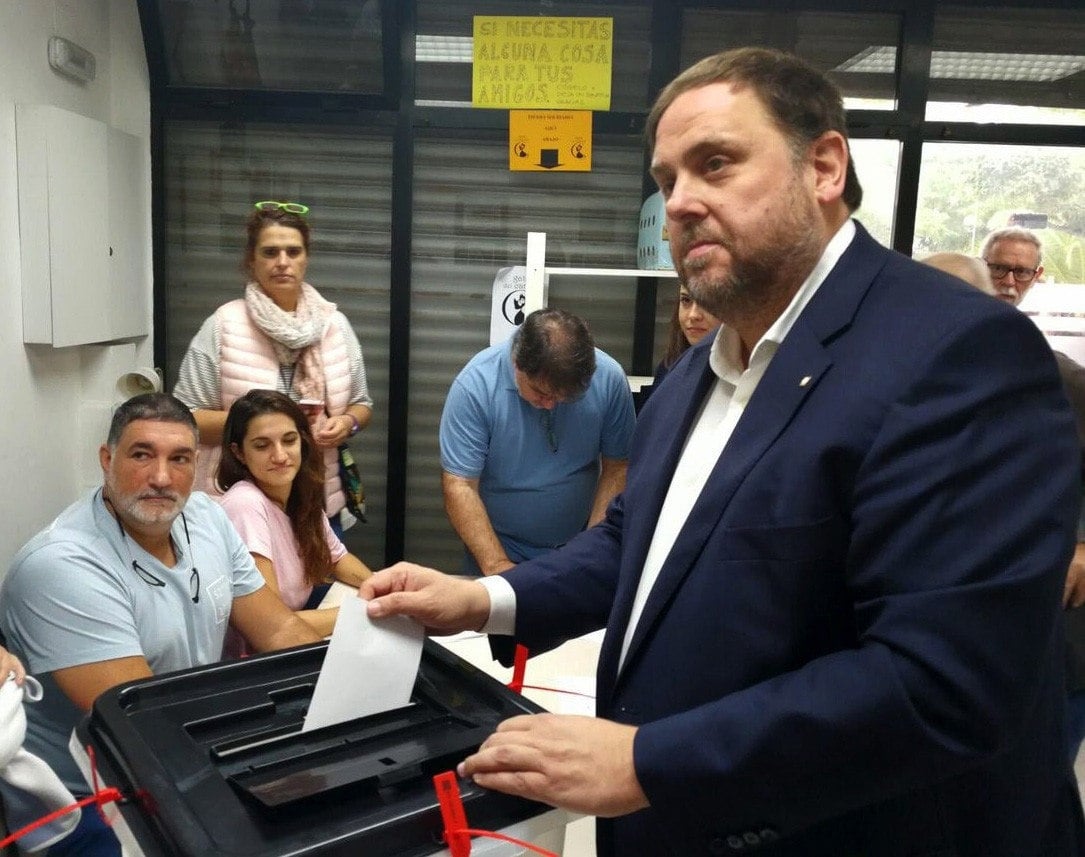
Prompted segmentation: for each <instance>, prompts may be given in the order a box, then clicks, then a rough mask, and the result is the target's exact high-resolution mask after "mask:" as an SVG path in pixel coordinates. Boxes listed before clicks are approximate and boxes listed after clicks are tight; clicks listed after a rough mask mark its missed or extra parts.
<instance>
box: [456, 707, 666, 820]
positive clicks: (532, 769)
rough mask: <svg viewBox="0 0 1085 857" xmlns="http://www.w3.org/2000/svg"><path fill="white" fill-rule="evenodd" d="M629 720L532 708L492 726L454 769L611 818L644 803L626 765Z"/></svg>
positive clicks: (483, 782)
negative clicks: (533, 711) (534, 711)
mask: <svg viewBox="0 0 1085 857" xmlns="http://www.w3.org/2000/svg"><path fill="white" fill-rule="evenodd" d="M636 734H637V728H636V727H635V726H626V725H624V724H621V723H614V722H613V721H610V720H603V719H601V718H598V717H582V716H578V715H571V714H532V715H526V716H523V717H513V718H511V719H509V720H506V721H505V722H504V723H502V724H501V725H500V726H498V727H497V731H496V732H494V733H493V734H492V735H491V736H490V737H489V738H487V739H486V740H485V741H484V742H483V743H482V746H481V747H479V750H478V752H477V753H475V754H474V755H473V756H468V757H467V759H465V760H464V761H463V762H461V763H460V765H459V768H458V769H457V773H459V775H460V776H467V777H471V778H472V779H474V781H475V782H476V783H478V785H480V786H482V787H483V788H487V789H494V790H495V791H500V792H506V793H507V794H513V795H519V796H520V797H525V798H529V799H531V800H537V801H542V802H543V803H547V804H550V805H551V806H556V807H560V808H562V809H568V810H572V811H573V812H582V813H585V814H587V815H596V816H602V817H604V818H612V817H614V816H617V815H626V814H628V813H630V812H635V811H637V810H639V809H644V808H645V807H647V806H648V798H647V797H646V796H645V794H644V791H643V789H642V788H641V786H640V783H639V782H638V781H637V775H636V772H635V771H634V769H633V738H634V736H636Z"/></svg>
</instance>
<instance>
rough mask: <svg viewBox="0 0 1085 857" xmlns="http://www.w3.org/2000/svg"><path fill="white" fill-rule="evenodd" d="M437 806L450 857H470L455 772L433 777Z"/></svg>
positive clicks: (465, 821) (461, 801)
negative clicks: (439, 809) (439, 810)
mask: <svg viewBox="0 0 1085 857" xmlns="http://www.w3.org/2000/svg"><path fill="white" fill-rule="evenodd" d="M433 788H434V789H435V790H436V791H437V804H438V805H439V806H440V807H441V821H443V822H444V825H445V830H444V840H445V843H446V844H447V845H448V850H449V851H450V852H451V854H452V857H471V835H470V834H469V833H467V816H466V814H465V813H464V811H463V799H462V798H461V797H460V786H459V783H457V782H456V773H455V771H445V772H444V773H440V774H436V775H435V776H434V777H433Z"/></svg>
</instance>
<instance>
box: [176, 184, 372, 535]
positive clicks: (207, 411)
mask: <svg viewBox="0 0 1085 857" xmlns="http://www.w3.org/2000/svg"><path fill="white" fill-rule="evenodd" d="M308 212H309V209H308V207H306V206H304V205H301V204H300V203H294V202H285V203H284V202H275V201H265V202H258V203H256V204H255V208H254V210H253V211H252V213H251V214H250V215H249V218H248V221H247V222H246V237H247V240H246V245H245V256H244V264H243V268H244V271H245V273H246V275H247V277H248V283H247V284H246V286H245V294H244V297H242V298H238V299H236V300H232V301H230V302H229V303H226V304H223V305H222V306H220V307H219V308H218V309H217V310H216V311H215V312H214V313H213V314H212V315H211V317H210V318H208V319H207V320H206V321H205V322H204V323H203V325H202V326H201V327H200V330H199V331H198V332H197V333H196V335H195V337H193V339H192V342H191V343H190V344H189V347H188V351H187V353H186V354H185V356H184V359H183V360H182V361H181V368H180V371H179V373H178V379H177V386H176V387H175V388H174V391H173V393H174V395H175V396H176V397H177V398H178V399H180V400H181V401H182V402H184V403H185V404H186V405H188V406H189V407H190V408H192V409H193V415H194V416H195V417H196V423H197V425H198V426H199V429H200V450H201V451H200V457H199V468H198V471H197V475H196V487H197V488H198V489H200V490H204V491H207V492H209V493H215V490H214V486H213V482H212V474H213V473H214V472H215V465H216V464H217V461H218V455H219V444H220V442H221V440H222V431H223V426H224V424H225V422H226V413H227V411H228V410H229V409H230V406H231V405H232V404H233V403H234V402H235V401H236V400H237V399H238V398H239V397H240V396H242V395H243V394H244V393H245V392H247V391H248V390H251V389H254V388H258V387H259V388H266V389H275V390H278V391H279V392H281V393H284V394H285V395H287V396H289V397H290V398H291V399H293V400H294V401H296V402H299V403H300V404H301V405H302V407H303V409H304V410H305V412H306V415H307V416H308V418H309V422H310V425H311V426H312V430H313V438H314V441H315V443H316V445H317V446H318V447H319V448H320V451H321V453H322V460H323V467H324V503H325V511H326V513H327V515H328V517H329V519H330V520H331V522H332V527H333V529H335V531H336V532H337V534H339V535H340V536H341V535H342V531H343V528H342V525H341V520H340V512H341V511H342V510H343V509H344V507H345V505H346V498H345V496H344V494H343V487H342V484H341V483H340V479H339V458H338V447H339V445H340V444H341V443H343V441H345V440H346V439H347V438H348V437H351V436H352V435H354V434H356V433H357V432H359V431H360V430H361V429H363V428H365V427H366V426H367V425H369V420H370V417H371V415H372V407H373V402H372V400H371V399H370V398H369V390H368V386H367V383H366V375H365V362H364V360H363V357H362V348H361V346H360V345H359V343H358V338H357V336H356V335H355V334H354V330H353V329H352V328H351V326H350V322H349V321H347V319H346V317H345V316H344V315H343V314H342V313H341V312H339V311H338V310H337V309H336V306H335V304H333V303H330V302H329V301H326V300H325V299H324V298H322V297H321V296H320V294H319V293H318V292H317V290H316V289H314V288H313V287H312V286H311V285H309V284H308V283H307V282H305V270H306V267H307V266H308V263H309V223H308V221H307V220H306V215H307V214H308Z"/></svg>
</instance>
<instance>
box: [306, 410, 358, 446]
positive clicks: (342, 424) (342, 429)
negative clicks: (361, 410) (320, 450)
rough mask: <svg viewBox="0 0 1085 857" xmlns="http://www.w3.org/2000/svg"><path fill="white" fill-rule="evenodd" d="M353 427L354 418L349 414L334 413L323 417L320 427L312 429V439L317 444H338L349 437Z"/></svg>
mask: <svg viewBox="0 0 1085 857" xmlns="http://www.w3.org/2000/svg"><path fill="white" fill-rule="evenodd" d="M353 428H354V418H353V417H351V415H350V414H336V415H335V416H334V417H328V418H327V419H325V420H324V422H323V424H321V426H320V428H317V429H314V430H313V439H314V440H316V445H317V446H321V447H325V448H327V447H330V446H339V444H341V443H342V442H343V441H345V440H346V439H347V438H348V437H350V433H351V431H352V430H353Z"/></svg>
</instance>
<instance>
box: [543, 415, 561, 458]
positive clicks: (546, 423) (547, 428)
mask: <svg viewBox="0 0 1085 857" xmlns="http://www.w3.org/2000/svg"><path fill="white" fill-rule="evenodd" d="M542 427H543V431H544V432H546V445H547V446H548V447H550V451H551V452H557V451H558V437H557V435H556V434H554V414H553V412H552V411H545V410H544V411H543V412H542Z"/></svg>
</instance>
